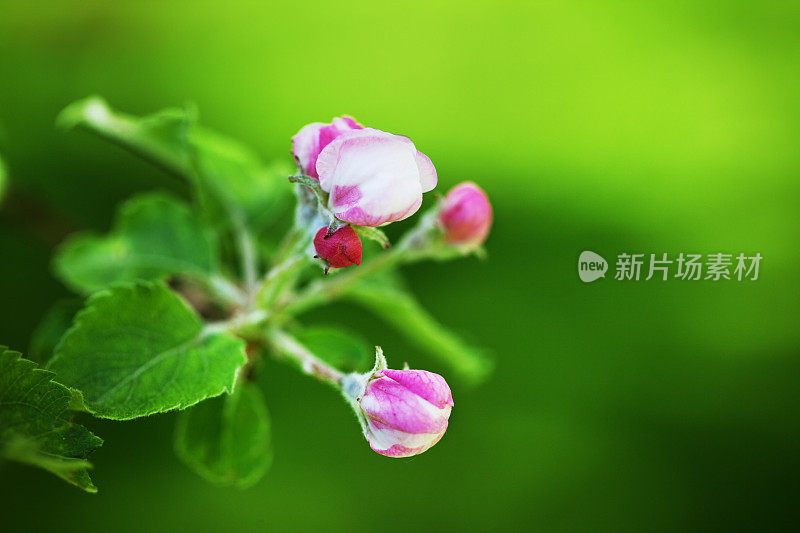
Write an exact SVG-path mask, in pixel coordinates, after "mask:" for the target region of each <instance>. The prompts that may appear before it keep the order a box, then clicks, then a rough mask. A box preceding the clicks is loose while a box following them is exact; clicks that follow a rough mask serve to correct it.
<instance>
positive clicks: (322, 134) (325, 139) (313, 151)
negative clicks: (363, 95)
mask: <svg viewBox="0 0 800 533" xmlns="http://www.w3.org/2000/svg"><path fill="white" fill-rule="evenodd" d="M363 127H364V126H362V125H361V124H359V123H358V122H356V119H354V118H353V117H348V116H347V115H345V116H343V117H337V118H335V119H333V121H331V123H330V124H325V123H323V122H312V123H311V124H307V125H306V126H303V127H302V128H301V129H300V131H298V132H297V134H296V135H295V136H294V137H292V155H294V160H295V161H296V162H297V166H298V168H299V169H300V172H302V173H303V175H304V176H309V177H311V178H318V177H319V176H318V175H317V157H319V153H320V152H321V151H322V149H323V148H325V147H326V146H328V145H329V144H330V142H331V141H332V140H334V139H335V138H336V137H338V136H339V135H341V134H343V133H346V132H348V131H352V130H358V129H362V128H363Z"/></svg>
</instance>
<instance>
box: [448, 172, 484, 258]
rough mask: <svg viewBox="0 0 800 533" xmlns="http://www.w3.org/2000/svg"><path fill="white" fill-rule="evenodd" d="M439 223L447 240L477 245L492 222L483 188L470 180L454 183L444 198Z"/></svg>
mask: <svg viewBox="0 0 800 533" xmlns="http://www.w3.org/2000/svg"><path fill="white" fill-rule="evenodd" d="M439 223H440V224H441V226H442V228H443V229H444V232H445V239H447V242H449V243H451V244H457V245H467V246H475V247H477V246H480V245H481V244H482V243H483V241H485V240H486V237H487V236H488V235H489V228H490V227H491V226H492V206H491V204H490V203H489V198H488V197H487V196H486V193H485V192H483V189H481V188H480V187H478V186H477V185H475V184H474V183H472V182H464V183H460V184H458V185H456V186H455V187H453V188H452V189H450V192H448V193H447V196H446V197H445V199H444V205H443V206H442V210H441V212H440V214H439Z"/></svg>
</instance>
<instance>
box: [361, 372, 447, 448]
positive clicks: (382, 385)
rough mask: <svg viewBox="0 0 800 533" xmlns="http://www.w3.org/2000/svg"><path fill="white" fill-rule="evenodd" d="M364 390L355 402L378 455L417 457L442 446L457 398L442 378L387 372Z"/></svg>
mask: <svg viewBox="0 0 800 533" xmlns="http://www.w3.org/2000/svg"><path fill="white" fill-rule="evenodd" d="M351 376H357V375H351ZM361 387H362V390H360V391H358V392H357V395H356V396H355V397H354V398H353V402H354V406H355V407H356V411H357V414H358V415H359V418H361V419H362V426H363V429H364V436H365V437H366V438H367V441H368V442H369V445H370V447H371V448H372V449H373V450H374V451H376V452H377V453H379V454H381V455H385V456H387V457H410V456H412V455H417V454H420V453H422V452H424V451H425V450H427V449H428V448H430V447H431V446H433V445H434V444H436V443H437V442H439V439H441V438H442V435H444V432H445V430H447V424H448V419H449V418H450V411H451V410H452V408H453V396H452V394H451V393H450V387H448V386H447V382H446V381H445V380H444V378H443V377H442V376H440V375H439V374H434V373H433V372H427V371H425V370H388V369H384V370H379V371H377V372H374V373H372V374H371V376H370V377H369V380H368V381H367V382H366V385H363V383H362V385H361ZM358 393H360V394H358ZM352 394H353V391H351V392H350V395H352ZM345 395H346V396H348V391H347V390H345ZM351 398H352V396H351Z"/></svg>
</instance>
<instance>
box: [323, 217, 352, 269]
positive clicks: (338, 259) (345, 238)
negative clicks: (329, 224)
mask: <svg viewBox="0 0 800 533" xmlns="http://www.w3.org/2000/svg"><path fill="white" fill-rule="evenodd" d="M314 249H316V250H317V255H318V256H319V257H321V258H322V259H325V260H326V261H328V265H330V266H331V267H332V268H344V267H349V266H350V265H360V264H361V239H359V238H358V235H357V234H356V232H355V230H353V228H351V227H350V226H344V227H343V228H339V229H338V230H337V231H336V232H335V233H334V234H333V235H330V236H328V228H320V230H319V231H318V232H317V235H316V237H314Z"/></svg>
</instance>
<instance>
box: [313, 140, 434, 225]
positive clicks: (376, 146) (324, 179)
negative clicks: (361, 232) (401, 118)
mask: <svg viewBox="0 0 800 533" xmlns="http://www.w3.org/2000/svg"><path fill="white" fill-rule="evenodd" d="M316 170H317V175H318V178H319V184H320V187H321V188H322V190H323V191H325V192H327V193H329V198H328V208H329V209H330V210H331V212H332V213H333V214H334V215H336V217H337V218H339V219H340V220H343V221H345V222H349V223H351V224H356V225H359V226H380V225H382V224H387V223H389V222H395V221H398V220H403V219H404V218H408V217H410V216H411V215H413V214H414V213H416V212H417V210H418V209H419V207H420V205H421V204H422V193H424V192H428V191H430V190H432V189H433V188H434V187H436V182H437V178H436V169H435V168H434V166H433V163H431V160H430V159H429V158H428V157H427V156H426V155H425V154H423V153H422V152H420V151H418V150H417V149H416V147H415V146H414V143H413V142H411V139H409V138H408V137H403V136H402V135H394V134H391V133H387V132H385V131H380V130H376V129H374V128H363V129H357V130H351V131H347V132H344V133H342V134H340V135H339V136H337V137H336V138H335V139H334V140H333V141H331V142H330V143H329V144H328V145H327V146H325V148H324V149H322V151H321V152H320V154H319V156H318V158H317V163H316Z"/></svg>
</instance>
